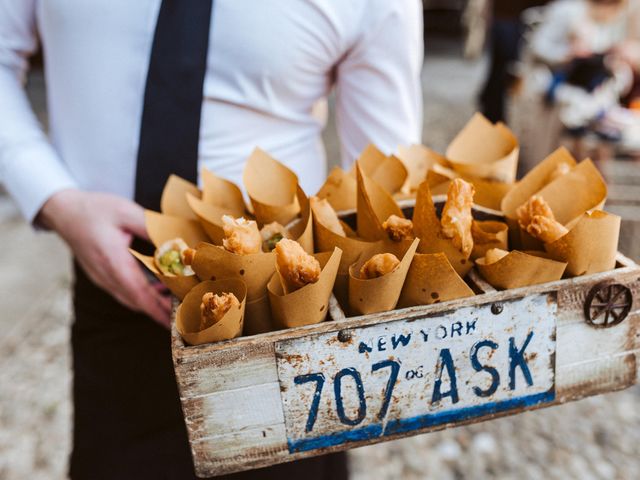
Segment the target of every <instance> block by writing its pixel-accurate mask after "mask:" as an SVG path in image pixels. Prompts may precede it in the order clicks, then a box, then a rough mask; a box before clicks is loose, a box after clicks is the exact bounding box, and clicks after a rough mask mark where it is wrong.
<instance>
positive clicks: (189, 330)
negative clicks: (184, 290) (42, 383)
mask: <svg viewBox="0 0 640 480" xmlns="http://www.w3.org/2000/svg"><path fill="white" fill-rule="evenodd" d="M208 292H211V293H215V294H221V293H233V294H234V295H235V296H236V298H237V299H238V301H239V302H240V305H238V306H237V307H232V308H231V309H230V310H229V311H228V312H227V313H226V314H225V316H224V317H222V319H221V320H220V321H219V322H217V323H214V324H213V325H211V326H210V327H209V328H206V329H204V330H200V304H201V303H202V296H203V295H204V294H205V293H208ZM246 294H247V289H246V287H245V285H244V282H243V281H242V280H238V279H233V278H227V279H224V280H218V281H215V282H213V281H210V280H209V281H205V282H202V283H199V284H198V285H196V286H195V287H193V289H191V291H190V292H189V293H188V294H187V295H186V296H185V297H184V300H183V301H182V304H181V305H180V307H178V310H177V312H176V329H177V330H178V333H180V336H181V337H182V338H183V339H184V341H185V342H186V343H188V344H189V345H202V344H204V343H211V342H220V341H222V340H230V339H232V338H236V337H239V336H240V335H241V334H242V326H243V319H244V309H245V300H246Z"/></svg>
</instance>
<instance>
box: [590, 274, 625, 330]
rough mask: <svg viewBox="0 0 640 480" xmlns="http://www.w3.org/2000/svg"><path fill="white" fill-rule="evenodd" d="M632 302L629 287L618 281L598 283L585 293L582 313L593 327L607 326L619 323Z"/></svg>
mask: <svg viewBox="0 0 640 480" xmlns="http://www.w3.org/2000/svg"><path fill="white" fill-rule="evenodd" d="M632 304H633V295H632V293H631V290H630V289H629V287H626V286H625V285H621V284H619V283H599V284H597V285H595V286H594V287H593V288H592V289H591V290H590V291H589V294H588V295H587V298H586V300H585V303H584V315H585V317H586V319H587V322H588V323H589V324H590V325H591V326H593V327H595V328H608V327H613V326H615V325H618V324H619V323H621V322H622V321H623V320H624V319H625V318H627V315H629V312H630V311H631V306H632Z"/></svg>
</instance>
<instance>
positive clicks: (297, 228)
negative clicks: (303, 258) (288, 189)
mask: <svg viewBox="0 0 640 480" xmlns="http://www.w3.org/2000/svg"><path fill="white" fill-rule="evenodd" d="M296 196H297V198H298V203H299V204H300V218H299V219H298V220H297V221H296V222H295V223H294V224H293V225H292V226H290V227H289V229H288V232H289V237H290V238H291V239H292V240H295V241H296V242H298V243H299V244H300V245H301V246H302V248H303V249H304V251H305V252H307V253H313V248H314V246H313V218H312V216H311V204H310V203H309V198H308V197H307V196H306V195H305V193H304V191H303V190H302V188H301V187H300V185H298V187H297V191H296Z"/></svg>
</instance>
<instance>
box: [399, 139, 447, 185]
mask: <svg viewBox="0 0 640 480" xmlns="http://www.w3.org/2000/svg"><path fill="white" fill-rule="evenodd" d="M397 156H398V158H399V159H400V161H402V163H403V164H404V166H405V168H406V169H407V172H408V177H407V180H406V181H405V184H404V185H403V186H402V191H403V192H404V193H412V192H415V191H416V190H417V189H418V186H419V185H420V184H421V183H422V182H424V180H425V179H426V178H427V173H428V172H429V170H430V169H431V168H433V166H434V165H441V166H444V167H446V166H447V165H448V164H449V162H448V161H447V159H446V158H445V157H444V156H442V155H440V154H439V153H436V152H435V151H433V150H431V149H430V148H428V147H425V146H424V145H409V146H400V147H399V148H398V154H397Z"/></svg>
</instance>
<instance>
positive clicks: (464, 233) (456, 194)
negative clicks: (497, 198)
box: [440, 178, 475, 255]
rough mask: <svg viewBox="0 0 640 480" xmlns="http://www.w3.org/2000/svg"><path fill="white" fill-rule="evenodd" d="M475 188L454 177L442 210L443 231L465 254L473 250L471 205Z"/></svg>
mask: <svg viewBox="0 0 640 480" xmlns="http://www.w3.org/2000/svg"><path fill="white" fill-rule="evenodd" d="M474 194H475V188H474V187H473V185H472V184H470V183H467V182H465V181H464V180H462V179H460V178H456V179H454V180H453V181H452V182H451V184H450V185H449V190H448V191H447V201H446V203H445V204H444V209H443V210H442V218H441V219H440V223H441V224H442V233H443V234H444V236H445V237H447V238H450V239H451V240H452V241H453V245H454V246H455V247H456V248H457V249H459V250H460V251H461V252H462V253H463V254H464V255H470V254H471V250H473V236H472V235H471V224H472V222H473V216H472V214H471V207H472V205H473V195H474Z"/></svg>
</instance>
